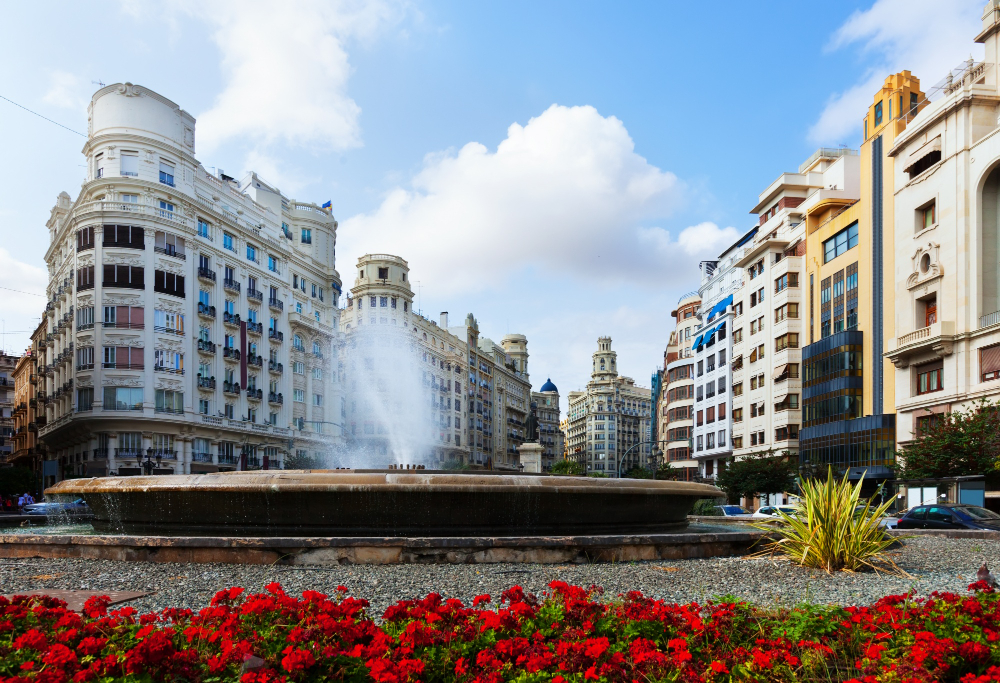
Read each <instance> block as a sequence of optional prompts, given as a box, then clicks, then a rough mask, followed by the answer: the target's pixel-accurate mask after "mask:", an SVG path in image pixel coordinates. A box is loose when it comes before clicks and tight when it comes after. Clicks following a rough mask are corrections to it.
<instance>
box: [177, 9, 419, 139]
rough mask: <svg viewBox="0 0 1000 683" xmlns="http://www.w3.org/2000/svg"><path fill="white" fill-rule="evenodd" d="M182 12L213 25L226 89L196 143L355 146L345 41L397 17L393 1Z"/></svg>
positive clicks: (202, 122) (201, 123)
mask: <svg viewBox="0 0 1000 683" xmlns="http://www.w3.org/2000/svg"><path fill="white" fill-rule="evenodd" d="M183 10H184V11H186V12H188V13H191V14H194V15H195V16H198V17H200V18H202V19H203V20H205V21H206V22H208V23H209V24H210V25H212V26H214V30H213V34H212V37H213V40H214V41H215V43H216V45H217V46H218V48H219V51H220V52H221V54H222V72H223V80H224V87H223V90H222V92H221V93H220V94H219V96H218V98H217V99H216V101H215V103H214V104H213V106H212V107H211V108H210V109H209V110H208V111H205V112H202V113H201V114H200V115H199V116H198V134H199V141H200V142H201V143H202V144H203V145H205V146H207V147H209V148H211V147H214V146H216V145H218V144H221V143H223V142H225V141H227V140H229V139H233V138H236V139H241V138H249V139H250V140H252V141H253V142H254V143H255V144H270V143H275V142H284V143H289V144H292V145H297V146H301V147H309V146H311V147H319V148H324V149H346V148H351V147H357V146H359V145H360V144H361V129H360V126H359V124H358V118H359V116H360V114H361V109H360V107H358V105H357V103H356V102H355V101H354V100H353V99H351V97H350V96H349V95H348V94H347V84H348V80H349V78H350V75H351V66H350V63H349V60H348V54H347V50H346V48H345V43H347V42H348V41H350V40H365V39H368V38H371V37H372V36H373V35H375V34H376V33H377V32H378V31H379V30H380V29H381V28H382V27H383V26H385V25H387V24H390V23H393V22H395V21H397V20H399V18H400V17H401V14H402V7H401V5H399V4H397V3H396V2H394V1H393V0H375V1H374V2H358V1H355V0H342V1H339V2H328V1H325V0H302V1H299V2H294V3H285V2H282V3H275V2H270V1H269V0H247V1H244V2H240V3H233V2H211V1H210V2H206V3H201V2H199V3H194V2H191V3H189V4H186V5H184V6H183Z"/></svg>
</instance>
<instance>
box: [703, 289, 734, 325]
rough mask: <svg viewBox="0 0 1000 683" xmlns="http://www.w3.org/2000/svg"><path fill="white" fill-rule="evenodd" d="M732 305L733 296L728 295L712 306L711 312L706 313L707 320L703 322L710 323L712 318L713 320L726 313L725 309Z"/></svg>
mask: <svg viewBox="0 0 1000 683" xmlns="http://www.w3.org/2000/svg"><path fill="white" fill-rule="evenodd" d="M732 303H733V295H732V294H730V295H729V296H727V297H726V298H725V299H723V300H722V301H720V302H719V303H717V304H715V305H714V306H712V310H711V311H709V313H708V319H707V320H706V321H705V322H711V321H712V318H714V317H715V316H717V315H718V314H720V313H725V312H726V308H727V307H729V306H730V305H732Z"/></svg>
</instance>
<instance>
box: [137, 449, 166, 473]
mask: <svg viewBox="0 0 1000 683" xmlns="http://www.w3.org/2000/svg"><path fill="white" fill-rule="evenodd" d="M154 460H155V462H154ZM135 462H136V464H137V465H138V466H139V468H140V469H141V470H142V473H143V474H145V475H147V476H149V475H151V474H152V473H153V468H154V467H156V468H159V467H160V465H161V464H162V463H163V455H162V454H161V453H157V454H156V456H155V458H154V456H153V449H152V448H147V449H146V460H145V461H143V459H142V451H141V450H140V451H137V452H136V454H135Z"/></svg>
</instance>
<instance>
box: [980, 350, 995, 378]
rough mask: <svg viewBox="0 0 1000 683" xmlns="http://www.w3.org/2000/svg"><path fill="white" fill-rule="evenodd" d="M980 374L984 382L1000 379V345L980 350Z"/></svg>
mask: <svg viewBox="0 0 1000 683" xmlns="http://www.w3.org/2000/svg"><path fill="white" fill-rule="evenodd" d="M979 373H980V375H981V377H982V381H983V382H989V381H992V380H995V379H1000V345H994V346H987V347H984V348H981V349H979Z"/></svg>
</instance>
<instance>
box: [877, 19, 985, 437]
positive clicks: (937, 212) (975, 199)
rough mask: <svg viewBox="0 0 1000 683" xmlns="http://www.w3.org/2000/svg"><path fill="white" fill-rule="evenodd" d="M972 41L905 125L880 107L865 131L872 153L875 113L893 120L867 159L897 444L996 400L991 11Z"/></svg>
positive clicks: (902, 111) (899, 110)
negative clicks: (891, 202) (881, 148)
mask: <svg viewBox="0 0 1000 683" xmlns="http://www.w3.org/2000/svg"><path fill="white" fill-rule="evenodd" d="M975 41H976V42H977V43H983V44H985V47H986V51H985V54H986V57H985V61H983V62H980V63H975V62H973V61H972V60H971V59H970V60H969V62H968V63H965V64H961V65H959V68H957V69H954V70H952V71H951V72H949V73H948V74H947V76H946V77H945V79H943V80H942V81H941V82H940V83H938V84H937V85H936V86H934V87H933V88H931V89H929V90H928V93H927V94H928V99H929V100H930V103H929V104H927V105H926V106H922V107H920V108H919V113H916V114H915V115H914V111H916V110H917V107H916V105H914V106H912V107H911V106H910V103H905V104H906V107H905V108H904V107H896V109H895V113H893V110H892V109H890V108H889V107H888V106H883V105H882V104H881V103H880V105H879V108H878V114H879V119H880V120H879V121H878V124H880V125H879V129H878V130H877V129H875V127H872V128H871V129H866V137H867V136H869V135H870V136H872V137H873V142H877V143H878V144H879V145H881V140H879V137H880V132H881V130H880V128H881V127H882V126H881V124H883V121H882V120H881V115H882V114H883V112H884V113H886V114H887V116H886V119H885V121H886V122H889V125H895V121H896V119H898V118H900V115H902V118H903V119H904V120H905V124H904V125H905V130H904V131H902V132H901V133H899V134H898V135H897V136H896V138H895V143H894V144H893V145H892V146H891V147H889V148H888V149H886V150H885V158H884V160H883V159H881V158H880V159H879V161H880V163H884V164H885V167H886V168H885V171H886V173H887V175H888V176H889V177H891V178H893V183H894V185H895V188H896V197H895V216H894V217H893V216H891V215H890V216H887V217H886V222H887V223H888V225H891V226H893V228H894V230H893V234H894V245H891V246H889V247H888V249H887V252H888V253H889V254H890V255H891V256H892V258H891V259H889V261H888V263H887V268H889V267H893V265H892V264H893V262H894V269H895V270H894V272H895V278H894V281H895V287H896V291H895V302H896V306H895V316H894V321H895V337H890V338H889V339H888V340H887V351H886V356H887V357H888V358H889V359H890V360H891V361H892V363H893V364H894V366H895V396H896V412H897V419H896V436H897V441H898V443H900V444H904V443H906V442H907V441H909V440H911V439H914V438H917V437H918V436H919V435H920V433H921V429H922V428H924V427H925V426H926V425H927V424H929V423H930V422H932V421H934V420H937V419H939V418H938V415H940V414H941V413H946V412H950V411H953V410H958V409H963V408H967V407H969V406H970V405H972V404H974V403H975V402H976V401H978V400H980V399H984V398H985V399H988V400H990V401H992V402H996V401H997V399H1000V381H998V380H1000V208H998V207H1000V136H998V135H997V131H998V129H1000V115H998V109H997V101H998V97H1000V4H998V3H997V2H995V1H991V2H988V3H987V4H986V7H985V10H984V13H983V18H982V32H981V33H980V34H979V35H978V36H976V37H975ZM921 104H922V103H921ZM901 127H902V126H900V128H901ZM869 131H870V132H869ZM879 170H881V167H879ZM879 227H881V226H879ZM889 314H890V315H892V313H891V312H890V313H889Z"/></svg>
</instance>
